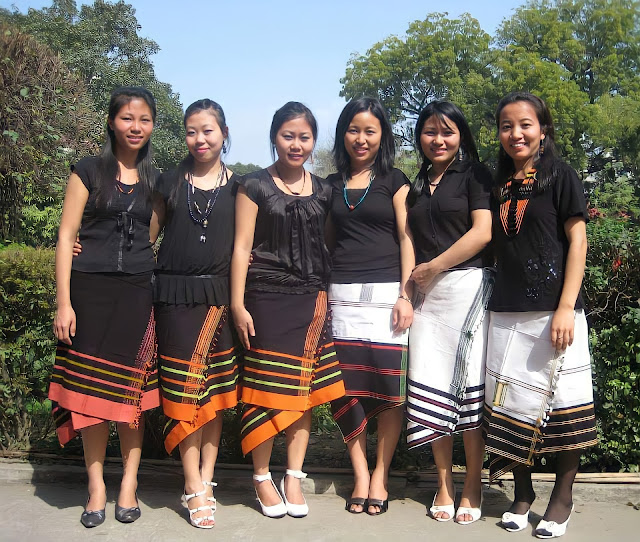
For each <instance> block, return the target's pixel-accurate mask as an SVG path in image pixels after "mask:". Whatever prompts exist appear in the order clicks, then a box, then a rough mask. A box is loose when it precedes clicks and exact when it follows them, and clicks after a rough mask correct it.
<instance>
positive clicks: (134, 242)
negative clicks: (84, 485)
mask: <svg viewBox="0 0 640 542" xmlns="http://www.w3.org/2000/svg"><path fill="white" fill-rule="evenodd" d="M155 114H156V111H155V103H154V101H153V97H152V96H151V95H150V94H149V92H148V91H146V90H144V89H141V88H137V87H124V88H120V89H116V90H115V91H114V93H113V94H112V97H111V103H110V107H109V116H108V127H107V133H108V139H107V142H106V145H105V147H104V149H103V151H102V153H101V154H100V156H96V157H91V158H85V159H83V160H81V161H80V162H78V164H76V165H75V166H74V168H73V172H72V174H71V177H70V179H69V184H68V188H67V193H66V196H65V202H64V207H63V214H62V220H61V225H60V233H59V240H58V247H57V252H56V280H57V288H58V289H57V304H58V310H57V313H56V317H55V321H54V331H55V334H56V337H57V338H58V340H59V343H58V348H57V352H56V362H55V366H54V371H53V376H52V382H51V387H50V392H49V396H50V398H51V400H52V402H53V405H54V416H55V419H56V425H57V428H58V435H59V438H60V442H61V443H62V444H65V443H66V442H67V441H69V440H70V439H71V438H73V437H74V436H75V435H77V434H81V435H82V442H83V446H84V454H85V462H86V467H87V473H88V477H89V488H88V489H89V499H88V501H87V504H86V507H85V510H84V512H83V514H82V517H81V521H82V523H83V524H84V525H85V526H86V527H94V526H96V525H99V524H101V523H102V522H103V521H104V520H105V503H106V487H105V483H104V479H103V474H102V469H103V463H104V457H105V449H106V444H107V439H108V435H109V421H115V422H116V423H117V428H118V433H119V437H120V443H121V449H122V458H123V466H124V474H123V478H122V483H121V486H120V492H119V495H118V498H117V500H116V519H118V520H119V521H121V522H124V523H127V522H132V521H135V520H136V519H138V518H139V517H140V508H139V506H138V501H137V495H136V488H137V469H138V465H139V462H140V455H141V445H142V430H143V420H144V417H143V416H142V412H143V411H145V410H148V409H151V408H154V407H156V406H158V405H160V404H161V405H162V407H163V410H164V413H165V415H166V417H167V419H168V422H167V424H166V426H165V447H166V449H167V451H168V452H171V451H172V450H173V449H174V448H176V447H177V448H179V451H180V455H181V458H182V464H183V469H184V494H183V496H182V499H183V503H184V505H185V507H186V508H187V509H188V512H189V518H190V521H191V523H192V525H194V526H196V527H199V528H211V527H213V525H214V511H215V508H216V499H215V497H214V494H213V488H214V486H215V485H216V484H215V482H213V476H214V468H215V462H216V457H217V453H218V445H219V442H220V434H221V428H222V412H223V411H224V409H227V408H232V407H234V406H236V404H238V402H239V401H241V402H242V404H243V414H242V421H241V438H242V449H243V452H244V453H245V454H248V453H251V457H252V461H253V470H254V474H253V484H254V487H255V492H256V496H257V499H258V502H259V504H260V507H261V510H262V513H263V514H264V515H265V516H268V517H282V516H284V515H287V514H288V515H291V516H293V517H303V516H305V515H307V513H308V511H309V508H308V506H307V503H306V500H305V498H304V495H303V493H302V487H301V480H302V479H303V478H304V477H305V476H306V474H305V473H304V472H303V471H302V467H303V463H304V458H305V453H306V449H307V445H308V442H309V432H310V427H311V410H312V408H313V407H314V406H317V405H321V404H324V403H330V404H331V409H332V412H333V416H334V419H335V421H336V422H337V424H338V426H339V427H340V430H341V431H342V434H343V437H344V440H345V442H346V445H347V448H348V451H349V455H350V458H351V462H352V465H353V470H354V489H353V492H352V494H351V496H350V497H349V499H347V503H346V510H347V511H348V512H350V513H355V514H357V513H362V512H366V513H368V514H369V515H379V514H382V513H384V512H386V511H387V509H388V497H389V494H388V489H387V481H388V474H389V468H390V464H391V459H392V456H393V453H394V450H395V448H396V445H397V442H398V439H399V436H400V433H401V429H402V426H403V423H404V419H405V406H406V418H407V441H408V444H409V445H410V447H417V446H420V445H423V444H426V443H430V444H431V446H432V449H433V454H434V458H435V463H436V467H437V471H438V491H437V493H436V495H435V497H434V500H433V503H432V506H431V507H430V508H429V513H430V515H431V516H432V517H433V518H434V519H436V520H438V521H449V520H451V519H454V518H455V520H456V521H457V522H458V523H459V524H469V523H472V522H474V521H476V520H478V519H479V518H480V516H481V511H480V506H481V500H482V486H481V478H480V473H481V468H482V463H483V458H484V453H485V449H486V450H487V451H488V452H489V453H490V457H491V460H490V477H491V479H492V480H493V479H495V478H497V477H498V476H500V475H502V474H504V473H506V472H509V471H513V475H514V480H515V496H514V501H513V504H512V505H511V507H510V509H509V510H508V511H507V512H505V514H504V515H503V517H502V525H503V527H504V528H505V529H507V530H508V531H519V530H522V529H525V528H526V527H527V525H528V514H529V509H530V507H531V504H532V502H533V500H534V498H535V494H534V492H533V487H532V484H531V466H532V465H533V461H534V458H535V456H536V455H538V454H540V453H543V452H556V454H555V462H556V473H557V475H556V483H555V485H554V489H553V492H552V495H551V498H550V501H549V504H548V507H547V510H546V512H545V515H544V518H543V520H542V521H541V522H540V523H539V524H538V526H537V528H536V531H535V533H536V535H537V536H538V537H540V538H551V537H556V536H561V535H562V534H564V532H565V530H566V526H567V523H568V521H569V517H570V514H571V510H572V506H573V503H572V485H573V480H574V477H575V474H576V472H577V469H578V464H579V457H580V450H581V449H582V448H585V447H587V446H590V445H593V444H594V443H595V422H594V415H593V397H592V391H591V389H592V388H591V373H590V361H589V352H588V348H587V332H586V320H585V317H584V310H583V306H582V301H581V298H580V287H581V282H582V275H583V271H584V265H585V257H586V230H585V221H586V217H587V215H586V204H585V199H584V194H583V191H582V186H581V183H580V181H579V179H578V177H577V175H576V173H575V172H574V171H573V170H572V169H571V168H570V167H569V166H567V165H566V164H565V163H564V162H562V161H561V160H560V159H559V157H558V156H557V153H556V150H555V147H554V129H553V124H552V121H551V116H550V113H549V110H548V109H547V106H546V105H545V104H544V102H543V101H542V100H540V99H539V98H537V97H536V96H534V95H531V94H528V93H512V94H509V95H508V96H506V97H505V98H504V99H503V100H502V101H501V102H500V103H499V105H498V109H497V113H496V124H497V128H498V135H499V139H500V143H501V146H500V151H499V160H498V169H497V172H496V174H495V179H494V178H492V175H491V173H490V172H489V170H488V169H487V168H486V167H485V166H483V165H481V164H480V163H479V160H478V152H477V149H476V145H475V142H474V139H473V136H472V134H471V131H470V129H469V125H468V123H467V121H466V119H465V117H464V115H463V114H462V112H461V111H460V109H459V108H458V107H456V106H455V105H454V104H451V103H449V102H444V101H436V102H432V103H430V104H429V105H428V106H427V107H426V108H425V109H424V111H422V113H421V114H420V116H419V118H418V121H417V124H416V129H415V140H416V141H415V143H416V149H417V150H418V153H419V155H420V157H421V160H422V164H421V168H420V172H419V174H418V176H417V178H416V180H415V181H414V182H413V183H410V181H409V180H408V179H407V177H406V176H405V175H404V174H403V173H402V172H401V171H400V170H398V169H395V168H394V167H393V164H394V158H395V142H394V136H393V133H392V129H391V125H390V123H389V121H388V118H387V115H386V113H385V111H384V108H383V107H382V105H381V103H380V102H379V101H378V100H377V99H375V98H368V97H363V98H360V99H355V100H353V101H351V102H349V103H348V104H347V105H346V107H345V108H344V110H343V111H342V113H341V115H340V118H339V119H338V123H337V127H336V136H335V144H334V148H333V157H334V161H335V166H336V169H337V172H336V173H335V174H333V175H330V176H329V177H328V178H327V179H326V180H324V179H321V178H319V177H317V176H316V175H313V174H311V173H309V172H308V171H307V170H306V169H305V167H304V165H305V163H306V161H307V159H308V158H309V157H310V156H311V154H312V152H313V149H314V145H315V142H316V139H317V124H316V120H315V118H314V116H313V114H312V113H311V111H310V110H309V109H308V108H307V107H305V106H304V105H303V104H301V103H298V102H289V103H287V104H285V105H284V106H283V107H282V108H280V109H279V110H278V111H276V113H275V115H274V117H273V121H272V125H271V130H270V141H271V147H272V155H273V157H274V163H273V164H272V165H271V166H270V167H268V168H266V169H263V170H260V171H257V172H255V173H251V174H248V175H245V176H243V177H239V176H236V175H234V174H233V172H231V171H229V169H228V168H227V167H226V166H225V164H224V162H223V161H222V159H221V158H222V155H223V154H224V153H225V152H226V151H227V150H228V146H229V130H228V128H227V125H226V120H225V116H224V113H223V111H222V109H221V107H220V106H219V105H218V104H216V103H215V102H213V101H211V100H199V101H197V102H195V103H193V104H192V105H190V106H189V107H188V108H187V110H186V113H185V117H184V125H185V130H186V144H187V148H188V151H189V154H188V155H187V157H186V158H185V159H184V160H183V161H182V162H181V163H180V164H179V165H178V166H177V168H176V169H175V170H173V171H171V172H168V173H164V174H162V175H160V176H159V177H158V172H157V171H155V170H154V169H153V166H152V165H151V155H150V143H149V140H150V137H151V132H152V129H153V123H154V121H155ZM160 231H163V232H164V233H163V239H162V242H161V244H160V249H159V252H158V255H157V262H154V255H153V250H152V243H154V242H155V241H156V239H157V237H158V235H159V233H160ZM78 232H79V234H78ZM76 234H78V235H79V242H80V246H78V247H77V248H76V249H74V242H75V240H76ZM80 247H81V248H80ZM74 250H75V253H77V254H78V255H77V257H73V254H74ZM487 309H488V310H487ZM233 328H235V330H234V329H233ZM409 328H410V331H409ZM154 331H155V339H154ZM156 343H157V365H156V363H155V360H156V356H155V355H154V348H155V344H156ZM156 367H157V368H156ZM374 417H375V418H376V422H377V446H376V453H375V465H374V466H373V469H372V470H371V471H370V468H369V464H368V462H367V450H366V445H367V440H366V434H367V430H366V429H367V424H368V421H369V420H370V419H372V418H374ZM281 431H284V432H285V435H286V451H287V465H286V471H285V474H284V476H283V478H282V479H281V480H280V484H279V485H276V483H275V482H274V480H273V478H272V476H271V472H270V458H271V452H272V447H273V441H274V437H275V436H276V435H277V434H278V433H280V432H281ZM458 432H461V433H462V435H463V442H464V447H465V455H466V463H467V471H466V477H465V483H464V487H463V489H462V494H461V497H460V501H459V506H458V508H457V510H456V508H455V504H454V502H455V497H456V490H455V487H454V484H453V477H452V448H453V445H452V442H453V434H454V433H458Z"/></svg>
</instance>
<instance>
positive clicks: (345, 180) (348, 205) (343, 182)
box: [342, 170, 376, 211]
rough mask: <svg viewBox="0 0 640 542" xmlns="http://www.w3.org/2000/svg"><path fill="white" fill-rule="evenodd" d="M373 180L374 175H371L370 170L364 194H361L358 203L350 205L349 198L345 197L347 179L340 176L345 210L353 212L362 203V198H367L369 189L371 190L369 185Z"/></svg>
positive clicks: (344, 176)
mask: <svg viewBox="0 0 640 542" xmlns="http://www.w3.org/2000/svg"><path fill="white" fill-rule="evenodd" d="M375 178H376V176H375V174H374V173H373V171H372V170H370V171H369V184H368V185H367V189H366V190H365V191H364V194H362V197H361V198H360V199H359V200H358V203H356V204H355V205H352V204H351V203H349V196H347V182H348V181H349V179H347V176H346V175H345V174H342V197H343V198H344V203H345V205H346V206H347V209H349V211H353V210H354V209H355V208H356V207H357V206H358V205H360V204H361V203H362V202H363V201H364V198H366V197H367V194H368V193H369V189H370V188H371V183H372V182H373V179H375Z"/></svg>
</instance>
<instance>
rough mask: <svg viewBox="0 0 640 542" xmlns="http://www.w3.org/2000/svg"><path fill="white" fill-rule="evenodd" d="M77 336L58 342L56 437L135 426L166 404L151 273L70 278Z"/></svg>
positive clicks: (53, 395)
mask: <svg viewBox="0 0 640 542" xmlns="http://www.w3.org/2000/svg"><path fill="white" fill-rule="evenodd" d="M71 304H72V306H73V309H74V310H75V313H76V322H77V325H76V335H75V337H73V338H72V344H71V346H69V345H66V344H63V343H58V347H57V349H56V359H55V363H54V366H53V373H52V375H51V384H50V386H49V399H50V400H51V401H52V403H53V416H54V420H55V423H56V430H57V433H58V439H59V441H60V444H61V445H63V446H64V445H65V444H66V443H67V442H69V441H70V440H71V439H72V438H73V437H75V436H76V435H77V434H78V433H79V432H80V430H81V429H84V428H85V427H89V426H92V425H96V424H98V423H102V422H104V421H116V422H125V423H129V424H132V425H134V426H137V424H138V421H139V419H140V415H141V412H142V411H144V410H148V409H151V408H155V407H157V406H158V405H159V403H160V397H159V393H158V374H157V370H156V353H155V332H154V318H153V303H152V292H151V274H144V275H125V274H116V273H111V274H102V273H82V272H78V271H73V272H72V273H71Z"/></svg>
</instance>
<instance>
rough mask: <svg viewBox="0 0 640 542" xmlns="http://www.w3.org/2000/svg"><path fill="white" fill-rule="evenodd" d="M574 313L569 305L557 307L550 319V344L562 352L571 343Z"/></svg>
mask: <svg viewBox="0 0 640 542" xmlns="http://www.w3.org/2000/svg"><path fill="white" fill-rule="evenodd" d="M574 326H575V313H574V311H573V309H572V308H570V307H558V308H557V309H556V311H555V312H554V313H553V318H552V319H551V345H552V346H553V347H554V348H555V349H556V350H558V351H559V352H562V351H563V350H566V348H567V346H571V345H572V344H573V329H574Z"/></svg>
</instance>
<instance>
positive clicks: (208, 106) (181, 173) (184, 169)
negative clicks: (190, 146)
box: [167, 98, 230, 212]
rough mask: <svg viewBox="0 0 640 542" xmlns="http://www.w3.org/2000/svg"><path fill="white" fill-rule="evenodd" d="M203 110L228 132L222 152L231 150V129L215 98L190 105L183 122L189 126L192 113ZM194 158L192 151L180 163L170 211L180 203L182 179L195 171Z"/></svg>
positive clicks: (170, 198)
mask: <svg viewBox="0 0 640 542" xmlns="http://www.w3.org/2000/svg"><path fill="white" fill-rule="evenodd" d="M201 111H207V112H208V113H211V114H212V115H213V116H214V117H215V119H216V121H217V122H218V127H219V128H220V130H221V131H222V133H223V134H224V133H226V134H227V135H226V136H225V139H224V143H223V145H222V153H223V154H224V153H227V152H229V145H230V142H229V129H228V128H227V120H226V117H225V116H224V111H223V110H222V107H221V106H220V104H218V103H217V102H214V101H213V100H209V99H208V98H204V99H202V100H196V101H195V102H193V103H192V104H191V105H190V106H189V107H187V109H186V111H185V112H184V117H183V119H182V124H183V125H184V127H185V128H186V127H187V121H188V120H189V117H190V116H191V115H195V114H196V113H200V112H201ZM194 161H195V160H194V158H193V155H192V154H191V153H188V154H187V156H185V157H184V158H183V159H182V160H181V162H180V163H179V164H178V168H177V170H178V171H177V173H178V176H177V178H178V182H177V183H176V184H175V185H174V186H173V188H172V189H171V195H170V196H169V201H168V202H167V207H168V209H169V211H170V212H171V211H173V210H174V209H175V208H176V205H177V203H178V192H179V190H180V186H182V179H184V178H185V177H186V176H187V175H188V174H189V173H190V172H193V165H194Z"/></svg>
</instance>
